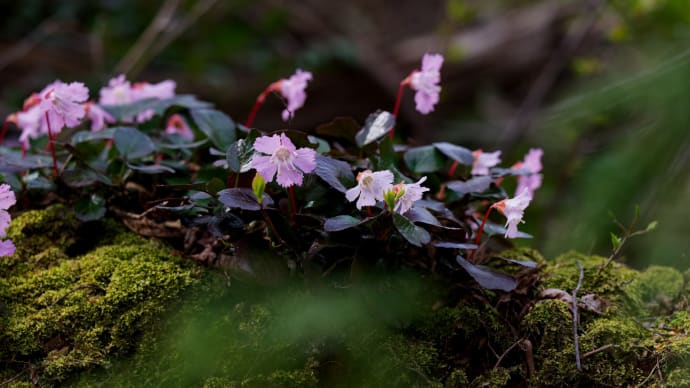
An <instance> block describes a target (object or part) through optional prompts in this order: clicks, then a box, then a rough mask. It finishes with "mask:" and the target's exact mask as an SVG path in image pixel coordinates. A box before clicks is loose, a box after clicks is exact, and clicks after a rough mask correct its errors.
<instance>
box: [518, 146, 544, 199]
mask: <svg viewBox="0 0 690 388" xmlns="http://www.w3.org/2000/svg"><path fill="white" fill-rule="evenodd" d="M543 154H544V150H542V149H541V148H532V149H530V150H529V152H528V153H527V155H525V159H524V160H523V161H522V162H518V163H516V165H515V166H513V168H516V169H523V170H527V171H529V172H530V173H531V174H530V175H520V176H518V185H517V189H516V190H515V192H516V193H521V192H523V191H524V190H527V191H528V193H529V196H530V197H533V196H534V192H535V191H536V190H537V189H538V188H539V187H541V181H542V176H541V174H539V172H540V171H541V169H542V164H541V157H542V155H543Z"/></svg>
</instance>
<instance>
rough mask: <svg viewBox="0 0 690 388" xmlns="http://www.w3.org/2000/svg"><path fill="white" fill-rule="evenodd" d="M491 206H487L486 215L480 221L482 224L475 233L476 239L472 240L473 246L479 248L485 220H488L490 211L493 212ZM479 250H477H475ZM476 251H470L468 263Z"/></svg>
mask: <svg viewBox="0 0 690 388" xmlns="http://www.w3.org/2000/svg"><path fill="white" fill-rule="evenodd" d="M493 208H494V207H493V206H489V208H488V209H487V210H486V213H485V214H484V219H483V220H482V224H481V225H480V226H479V230H478V231H477V238H476V239H475V240H474V245H477V246H479V243H480V242H481V241H482V233H484V225H486V220H488V219H489V214H491V210H493ZM477 249H479V248H477ZM477 249H474V250H472V252H471V253H470V257H469V259H470V261H472V258H474V252H476V251H477Z"/></svg>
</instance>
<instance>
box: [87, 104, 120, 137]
mask: <svg viewBox="0 0 690 388" xmlns="http://www.w3.org/2000/svg"><path fill="white" fill-rule="evenodd" d="M84 109H86V117H88V118H89V120H91V130H92V131H94V132H96V131H100V130H102V129H103V128H105V126H106V123H108V124H110V123H114V122H115V118H114V117H113V116H111V115H110V113H108V112H106V111H105V110H103V108H101V107H100V106H99V105H98V104H96V103H94V102H91V101H89V102H87V103H86V104H84Z"/></svg>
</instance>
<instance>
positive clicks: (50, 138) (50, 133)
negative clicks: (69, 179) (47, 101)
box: [46, 112, 58, 176]
mask: <svg viewBox="0 0 690 388" xmlns="http://www.w3.org/2000/svg"><path fill="white" fill-rule="evenodd" d="M46 124H47V125H48V147H49V148H50V155H51V156H52V157H53V176H58V167H57V158H56V157H55V144H54V141H53V131H52V130H51V128H50V118H49V117H48V112H46Z"/></svg>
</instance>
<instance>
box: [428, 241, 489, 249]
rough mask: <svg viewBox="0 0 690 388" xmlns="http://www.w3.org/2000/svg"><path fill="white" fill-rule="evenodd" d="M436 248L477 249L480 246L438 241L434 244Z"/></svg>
mask: <svg viewBox="0 0 690 388" xmlns="http://www.w3.org/2000/svg"><path fill="white" fill-rule="evenodd" d="M434 246H435V247H436V248H448V249H477V248H479V246H478V245H477V244H469V243H454V242H449V241H436V242H435V243H434Z"/></svg>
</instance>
